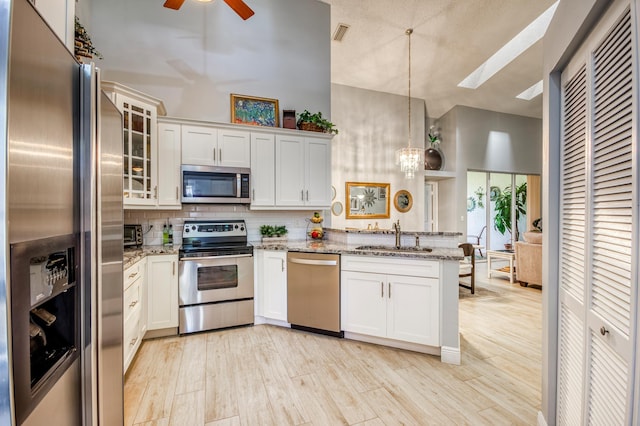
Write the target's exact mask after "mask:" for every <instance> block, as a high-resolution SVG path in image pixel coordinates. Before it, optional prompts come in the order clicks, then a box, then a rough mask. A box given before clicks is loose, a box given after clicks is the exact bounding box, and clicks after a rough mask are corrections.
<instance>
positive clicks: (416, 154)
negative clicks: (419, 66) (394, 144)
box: [396, 28, 423, 179]
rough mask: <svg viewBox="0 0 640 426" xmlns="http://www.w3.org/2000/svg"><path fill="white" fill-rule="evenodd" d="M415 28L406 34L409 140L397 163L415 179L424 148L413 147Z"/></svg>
mask: <svg viewBox="0 0 640 426" xmlns="http://www.w3.org/2000/svg"><path fill="white" fill-rule="evenodd" d="M412 33H413V29H412V28H409V29H408V30H406V31H405V34H406V35H407V36H409V93H408V98H407V99H408V104H409V142H408V144H407V146H406V147H405V148H400V149H399V150H397V151H396V164H398V165H400V170H401V171H402V172H404V177H405V178H407V179H413V177H414V176H415V172H416V170H418V167H420V166H421V165H422V161H423V160H422V155H423V152H422V148H412V147H411V34H412Z"/></svg>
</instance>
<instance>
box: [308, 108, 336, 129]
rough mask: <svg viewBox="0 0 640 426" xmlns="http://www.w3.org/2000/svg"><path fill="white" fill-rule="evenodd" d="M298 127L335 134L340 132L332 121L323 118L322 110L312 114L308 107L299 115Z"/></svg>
mask: <svg viewBox="0 0 640 426" xmlns="http://www.w3.org/2000/svg"><path fill="white" fill-rule="evenodd" d="M298 129H300V130H307V131H311V132H323V133H332V134H334V135H337V134H338V129H336V128H335V127H334V124H333V123H332V122H330V121H329V120H327V119H326V118H323V117H322V113H321V112H316V113H315V114H311V113H310V112H309V111H307V110H306V109H305V110H304V112H303V113H302V114H300V115H299V116H298Z"/></svg>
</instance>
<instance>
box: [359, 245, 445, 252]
mask: <svg viewBox="0 0 640 426" xmlns="http://www.w3.org/2000/svg"><path fill="white" fill-rule="evenodd" d="M356 250H362V251H394V252H398V251H408V252H421V253H429V252H431V251H433V249H431V248H429V247H416V246H400V247H396V246H360V247H356Z"/></svg>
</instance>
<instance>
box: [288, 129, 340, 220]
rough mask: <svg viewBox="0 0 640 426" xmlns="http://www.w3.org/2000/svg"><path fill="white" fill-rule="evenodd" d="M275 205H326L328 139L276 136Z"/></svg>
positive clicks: (328, 171) (306, 206) (329, 187)
mask: <svg viewBox="0 0 640 426" xmlns="http://www.w3.org/2000/svg"><path fill="white" fill-rule="evenodd" d="M276 206H280V207H304V208H318V209H320V208H322V209H325V208H330V206H331V141H330V140H328V139H321V138H314V137H304V136H297V135H276Z"/></svg>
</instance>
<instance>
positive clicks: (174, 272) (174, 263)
mask: <svg viewBox="0 0 640 426" xmlns="http://www.w3.org/2000/svg"><path fill="white" fill-rule="evenodd" d="M171 274H172V275H175V274H176V262H171Z"/></svg>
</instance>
